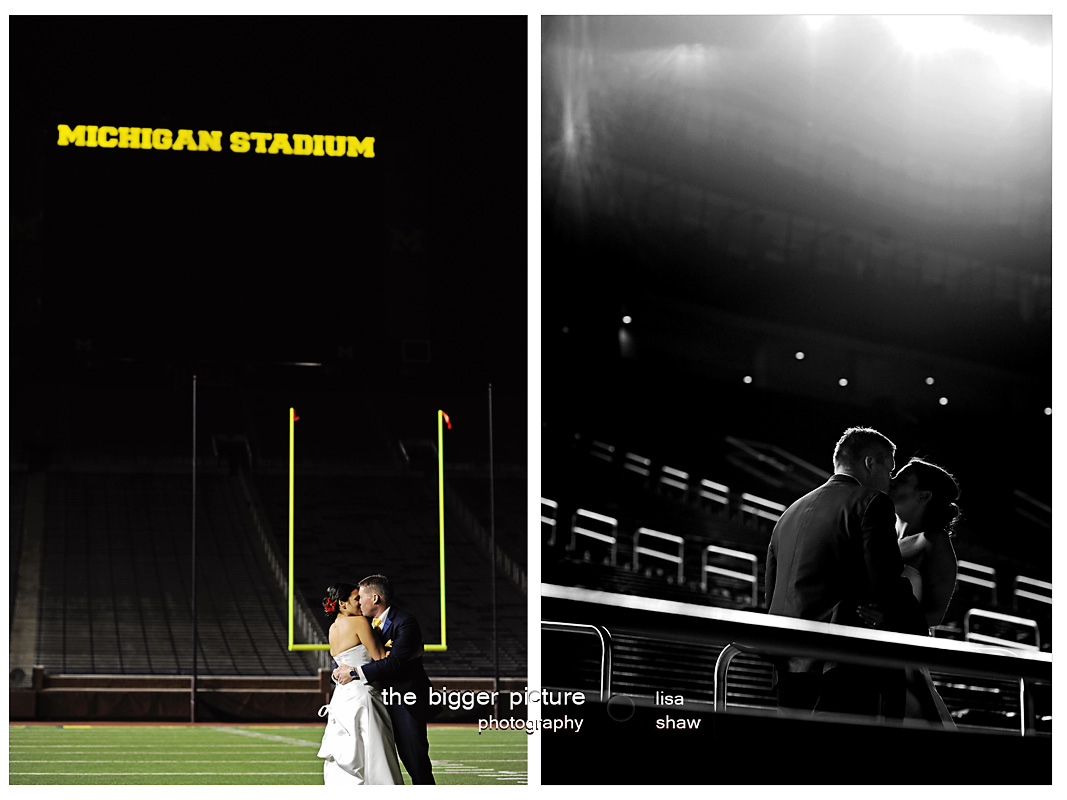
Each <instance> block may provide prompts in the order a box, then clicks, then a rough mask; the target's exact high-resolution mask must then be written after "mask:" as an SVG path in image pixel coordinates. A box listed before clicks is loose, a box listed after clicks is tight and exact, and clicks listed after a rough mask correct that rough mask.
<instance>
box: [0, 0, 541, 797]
mask: <svg viewBox="0 0 1067 800" xmlns="http://www.w3.org/2000/svg"><path fill="white" fill-rule="evenodd" d="M94 10H95V9H94ZM158 10H160V9H153V12H155V11H158ZM162 10H164V11H166V10H167V9H162ZM173 10H174V9H171V11H173ZM250 10H255V11H261V12H266V13H267V14H270V13H272V12H275V11H277V10H278V9H276V8H268V9H251V7H249V8H246V9H242V13H243V12H247V11H250ZM285 10H296V9H295V8H293V9H285ZM314 10H315V12H316V15H309V16H269V15H268V16H258V15H250V16H227V15H217V16H170V15H152V16H86V17H70V16H12V17H10V18H9V20H8V27H7V32H8V45H9V49H8V59H7V61H8V70H9V82H8V89H9V98H8V113H9V120H10V126H9V127H8V128H6V129H5V137H4V138H5V140H8V141H6V142H5V144H6V146H7V148H8V155H9V159H8V163H9V186H8V195H9V208H10V245H9V253H8V255H9V273H8V279H7V287H8V302H7V313H8V323H7V325H6V326H5V328H6V335H7V336H8V337H9V338H8V339H7V341H6V342H5V344H6V347H5V355H6V357H8V358H9V362H8V364H7V369H6V370H5V372H6V375H7V380H8V385H7V392H6V396H7V403H8V406H7V407H8V428H7V430H8V435H9V438H8V464H9V479H8V481H6V484H7V493H6V497H7V499H8V501H9V502H8V503H7V507H8V510H7V514H6V518H7V519H8V524H9V536H8V539H9V547H10V562H9V563H10V567H9V570H8V579H9V586H10V591H9V593H8V600H9V603H10V613H9V681H10V727H9V741H10V747H9V782H10V783H11V784H12V785H14V784H20V785H23V784H24V785H30V784H34V785H40V784H52V785H56V784H62V785H68V786H75V787H77V786H87V785H90V784H104V785H131V784H145V785H177V784H183V785H188V786H208V785H219V784H234V785H237V784H255V785H301V784H304V785H310V786H315V785H318V786H322V785H323V784H324V783H325V784H328V785H331V786H334V785H378V784H397V783H406V784H437V785H449V784H483V785H495V786H513V785H525V784H526V783H527V782H528V780H529V777H530V776H529V769H528V762H527V747H528V743H529V737H528V734H527V733H526V732H525V730H521V729H520V730H516V729H514V728H513V727H511V726H510V722H511V720H512V719H514V718H517V717H523V718H525V716H526V708H525V701H524V699H522V698H524V697H525V694H524V690H525V688H526V685H527V682H528V667H529V651H528V638H529V637H528V631H527V619H528V612H527V605H528V600H527V580H528V578H527V529H528V526H527V520H526V508H527V496H528V494H529V490H528V475H527V462H528V451H527V427H528V426H527V402H528V385H527V381H528V359H527V341H528V340H527V328H528V324H529V321H528V318H527V304H528V296H527V281H528V269H527V229H528V214H527V201H528V195H529V187H528V177H527V175H528V164H527V157H526V153H527V149H526V141H527V136H528V108H527V75H528V54H527V41H528V20H527V18H526V17H525V16H513V17H493V16H485V17H466V16H442V17H424V16H396V17H388V16H359V15H346V16H318V15H317V14H318V13H319V12H321V11H322V9H321V8H319V7H316V9H314ZM356 10H358V9H356ZM140 11H141V12H147V11H148V9H147V8H142V9H140ZM487 65H491V69H490V68H487ZM513 692H514V693H516V694H517V695H518V697H519V698H520V699H522V701H521V702H520V701H515V702H511V698H512V693H513ZM503 722H507V723H509V724H508V725H507V726H504V725H502V724H501V723H503Z"/></svg>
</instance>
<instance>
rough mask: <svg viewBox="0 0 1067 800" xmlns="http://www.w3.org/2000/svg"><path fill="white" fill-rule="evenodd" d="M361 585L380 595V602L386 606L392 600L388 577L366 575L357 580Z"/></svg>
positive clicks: (391, 588) (391, 589)
mask: <svg viewBox="0 0 1067 800" xmlns="http://www.w3.org/2000/svg"><path fill="white" fill-rule="evenodd" d="M359 585H360V586H361V587H364V586H365V587H366V588H368V589H370V590H371V591H372V592H374V593H375V594H377V595H381V598H382V603H383V604H384V605H386V606H388V605H389V604H390V603H392V601H393V587H392V585H391V584H390V583H389V579H388V578H387V577H385V576H384V575H368V576H367V577H366V578H364V579H363V580H361V581H360V582H359Z"/></svg>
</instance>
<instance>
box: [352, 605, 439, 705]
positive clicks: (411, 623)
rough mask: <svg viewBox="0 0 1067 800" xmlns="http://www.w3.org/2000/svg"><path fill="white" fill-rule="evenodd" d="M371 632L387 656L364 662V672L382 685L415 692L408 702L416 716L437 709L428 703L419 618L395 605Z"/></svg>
mask: <svg viewBox="0 0 1067 800" xmlns="http://www.w3.org/2000/svg"><path fill="white" fill-rule="evenodd" d="M374 633H375V635H376V636H378V637H379V641H380V642H381V643H382V644H383V645H385V644H387V643H390V642H391V643H392V644H391V647H389V648H388V651H387V652H388V653H389V656H388V658H383V659H381V660H380V661H372V662H371V663H369V664H364V665H363V667H362V669H363V676H364V677H365V678H366V679H367V680H368V681H372V682H376V683H378V684H380V685H381V686H382V688H383V689H384V688H392V689H395V690H396V691H398V692H400V694H402V695H403V694H406V693H407V692H414V693H415V702H414V703H413V704H410V705H407V707H408V708H409V709H410V710H411V713H412V715H413V716H415V717H416V718H417V719H429V718H430V717H432V716H434V712H435V711H439V710H440V708H439V707H438V706H431V705H430V697H429V692H430V688H431V684H430V679H429V678H428V677H426V670H425V669H424V668H423V665H422V653H423V641H422V629H421V628H419V622H418V620H417V619H415V617H413V616H412V615H411V614H408V613H407V612H406V611H402V610H400V609H399V608H396V607H395V606H392V607H390V608H389V615H388V616H387V617H386V619H385V623H384V624H383V625H382V627H381V628H375V629H374Z"/></svg>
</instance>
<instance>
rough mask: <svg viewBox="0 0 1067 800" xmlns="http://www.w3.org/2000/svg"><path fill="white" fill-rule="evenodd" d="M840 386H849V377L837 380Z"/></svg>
mask: <svg viewBox="0 0 1067 800" xmlns="http://www.w3.org/2000/svg"><path fill="white" fill-rule="evenodd" d="M837 385H838V386H848V378H842V379H841V380H839V381H838V382H837Z"/></svg>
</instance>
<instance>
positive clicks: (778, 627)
mask: <svg viewBox="0 0 1067 800" xmlns="http://www.w3.org/2000/svg"><path fill="white" fill-rule="evenodd" d="M541 610H542V614H544V615H545V617H546V618H549V619H554V620H559V619H562V618H564V617H566V618H567V619H568V620H569V621H568V622H566V623H563V622H551V623H548V622H542V630H559V629H560V628H559V627H557V626H561V625H567V626H571V627H570V628H568V629H571V628H579V627H584V628H589V629H590V631H591V632H595V633H596V635H598V636H600V637H601V641H602V648H603V649H602V652H603V661H602V664H601V669H602V674H603V677H602V679H601V691H602V693H603V692H605V691H606V692H608V696H610V687H611V675H610V671H611V646H610V637H611V634H610V631H611V630H613V629H614V630H628V631H641V632H645V633H647V635H648V636H649V637H650V638H651V637H654V638H655V639H657V640H660V641H665V640H669V641H680V642H685V641H690V642H696V643H700V644H705V645H707V644H709V643H717V642H723V641H725V642H729V643H730V644H729V645H727V647H726V648H725V649H724V651H723V652H722V653H721V654H720V657H719V663H718V664H717V665H716V670H715V677H714V679H713V680H714V681H715V709H716V710H721V709H722V708H724V707H725V696H726V695H725V691H726V680H725V679H726V670H727V668H728V667H729V662H730V660H731V659H732V658H733V655H736V653H734V652H733V651H732V650H730V648H733V650H736V651H738V652H741V651H743V652H749V653H756V654H759V655H760V656H800V657H806V658H817V659H821V660H826V661H843V662H846V663H851V664H861V665H865V666H874V667H925V668H927V669H930V670H932V671H936V672H941V673H948V674H952V675H960V676H967V677H978V678H994V679H998V680H1010V681H1016V682H1018V685H1019V694H1020V710H1021V713H1020V733H1021V734H1022V735H1024V736H1028V735H1032V734H1033V733H1034V730H1035V726H1034V708H1033V702H1032V686H1033V684H1034V683H1037V682H1040V683H1048V684H1051V683H1052V655H1051V654H1049V653H1041V652H1034V651H1031V650H1024V649H1009V648H1003V647H995V648H994V647H985V646H982V645H977V644H973V643H970V642H960V641H956V640H952V639H934V638H932V637H928V636H916V635H912V634H904V633H893V632H889V631H872V630H867V629H862V628H852V627H848V626H842V625H833V624H830V623H824V622H810V621H807V620H797V619H791V618H788V617H779V616H772V615H767V614H758V613H754V612H751V611H736V610H733V609H727V608H715V607H711V606H698V605H693V604H691V603H680V602H676V601H672V600H662V599H655V598H648V597H635V596H631V595H622V594H615V593H612V592H603V591H598V590H594V589H578V588H574V587H569V586H556V585H553V584H541ZM549 626H553V627H549ZM602 699H607V697H602Z"/></svg>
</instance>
